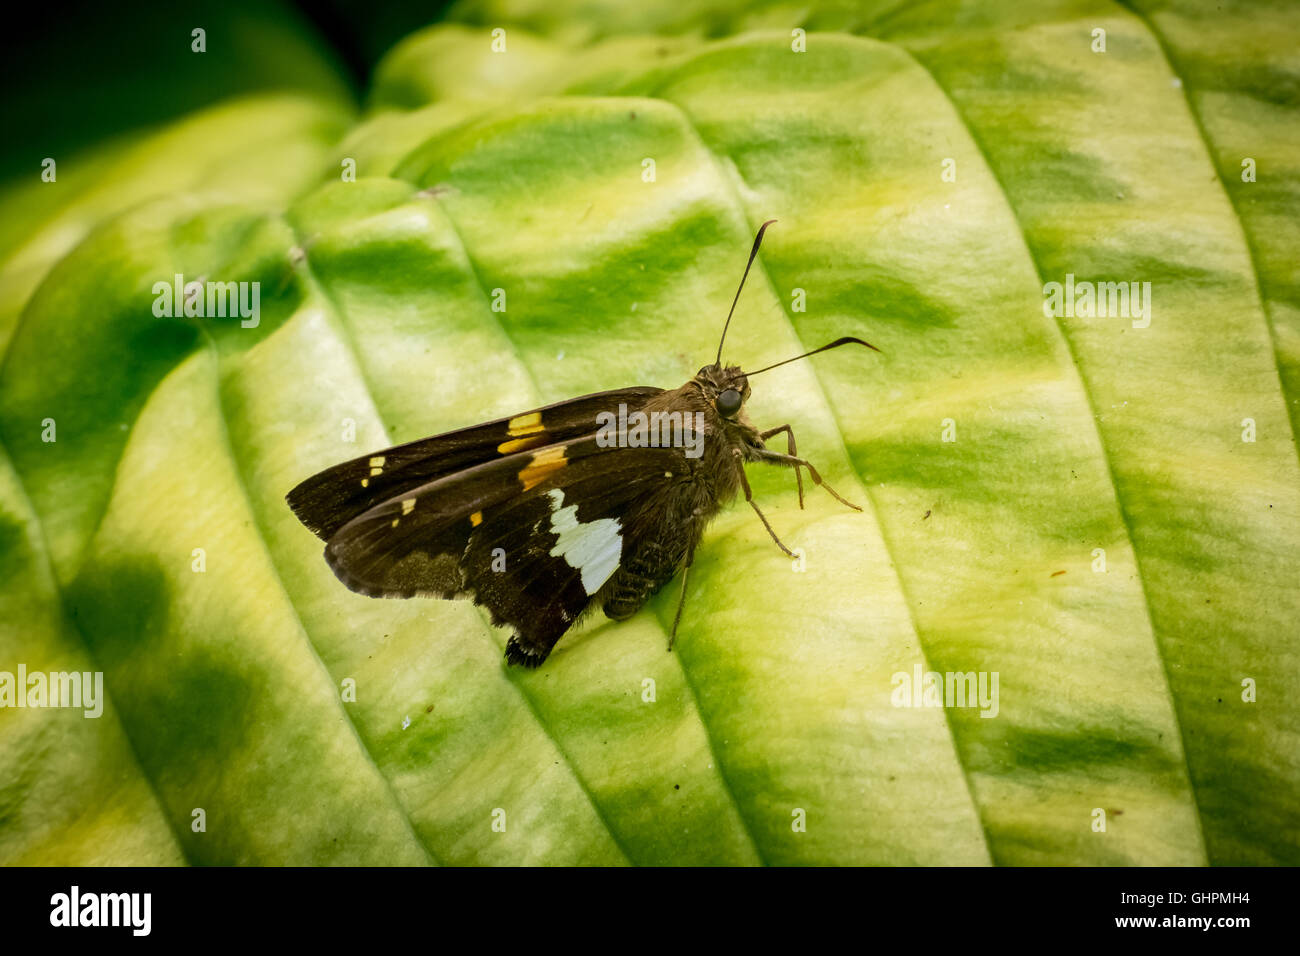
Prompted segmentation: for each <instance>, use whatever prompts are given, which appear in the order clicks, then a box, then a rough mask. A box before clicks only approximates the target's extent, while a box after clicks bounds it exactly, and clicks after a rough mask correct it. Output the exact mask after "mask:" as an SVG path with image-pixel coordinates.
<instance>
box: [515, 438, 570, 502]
mask: <svg viewBox="0 0 1300 956" xmlns="http://www.w3.org/2000/svg"><path fill="white" fill-rule="evenodd" d="M564 465H565V461H564V448H563V446H561V445H556V446H553V447H551V448H543V449H542V450H541V451H539V452H537V453H536V454H534V455H533V458H532V460H531V461H530V462H529V463H528V464H527V465H525V466H524V467H523V469H522V470H521V471H520V472H519V483H520V484H521V485H523V486H524V491H527V490H528V489H530V488H533V487H536V486H537V485H539V484H541V483H542V482H543V481H545V480H546V478H547V477H548V476H549V475H552V474H554V473H555V472H557V471H559V470H560V469H561V468H563V467H564Z"/></svg>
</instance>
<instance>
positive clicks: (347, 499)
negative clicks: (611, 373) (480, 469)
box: [288, 386, 662, 541]
mask: <svg viewBox="0 0 1300 956" xmlns="http://www.w3.org/2000/svg"><path fill="white" fill-rule="evenodd" d="M661 391H662V389H659V388H653V387H649V386H643V387H636V388H623V389H615V390H613V391H608V392H595V393H593V394H591V395H584V396H582V397H581V398H574V399H570V400H568V401H564V402H557V403H556V404H554V405H546V406H544V407H542V408H536V409H533V410H532V411H528V412H521V413H520V414H518V415H511V416H510V417H509V418H500V419H497V420H496V421H493V422H487V423H485V424H482V425H475V426H473V427H471V428H462V429H460V430H459V431H454V432H447V433H446V434H442V435H436V436H434V437H432V438H422V439H420V440H419V441H413V442H408V443H406V444H404V445H396V446H394V447H392V448H387V449H384V450H383V451H377V452H372V453H371V454H369V455H362V456H361V457H360V458H354V459H352V460H351V461H345V462H343V463H341V464H338V465H335V466H333V467H332V468H327V469H325V470H324V471H322V472H319V473H318V474H315V475H312V476H311V477H310V478H308V479H307V480H305V481H303V482H301V483H300V484H299V485H298V486H297V487H295V488H294V489H293V490H292V491H291V492H289V495H288V501H289V507H290V508H292V509H293V512H294V514H295V515H297V516H298V518H299V520H301V521H302V523H303V524H305V525H306V526H307V527H308V528H310V529H311V530H312V531H313V532H315V533H316V534H317V535H318V536H319V537H320V538H321V539H323V540H325V541H328V540H329V539H330V538H331V537H333V535H334V534H335V533H336V532H338V530H339V529H340V528H342V527H343V526H344V525H345V524H347V523H348V522H349V521H351V520H352V519H353V518H356V517H357V516H358V515H361V514H363V513H365V512H366V511H368V510H370V509H371V508H373V507H375V506H376V505H379V504H381V503H383V502H384V501H387V500H388V499H390V498H393V497H395V496H397V495H400V494H402V493H403V492H406V491H410V490H412V489H414V488H418V487H420V486H422V485H426V484H428V483H430V482H432V481H435V480H437V479H439V478H442V477H445V476H447V475H451V474H455V473H456V472H458V471H462V470H464V469H466V468H472V467H474V466H475V465H479V464H483V463H484V462H489V461H493V460H497V459H500V458H503V457H506V456H509V455H513V454H517V453H519V452H521V451H525V450H527V449H529V448H537V447H541V446H543V445H551V444H555V443H557V442H564V441H567V440H569V439H571V438H576V437H578V436H581V435H587V434H591V433H593V432H595V431H596V415H597V413H599V412H601V411H608V410H610V409H612V408H617V407H618V405H619V404H620V403H623V404H626V405H627V406H628V408H629V409H636V408H639V407H641V405H643V404H644V403H645V402H646V401H647V400H648V399H649V398H651V397H652V396H654V395H657V394H659V393H660V392H661Z"/></svg>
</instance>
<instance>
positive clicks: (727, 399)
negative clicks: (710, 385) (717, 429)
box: [717, 388, 740, 418]
mask: <svg viewBox="0 0 1300 956" xmlns="http://www.w3.org/2000/svg"><path fill="white" fill-rule="evenodd" d="M717 404H718V412H719V413H720V414H721V415H722V416H723V417H724V418H731V417H732V416H733V415H735V414H736V412H738V411H740V393H739V392H738V391H736V390H735V389H734V388H728V389H726V390H725V391H723V392H721V393H720V394H719V395H718V403H717Z"/></svg>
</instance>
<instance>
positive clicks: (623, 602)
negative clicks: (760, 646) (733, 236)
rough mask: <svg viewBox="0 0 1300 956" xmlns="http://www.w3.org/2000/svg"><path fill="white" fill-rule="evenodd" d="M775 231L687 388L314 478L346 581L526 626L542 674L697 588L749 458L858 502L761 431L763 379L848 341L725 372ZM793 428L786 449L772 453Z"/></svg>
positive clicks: (308, 499)
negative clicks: (726, 351)
mask: <svg viewBox="0 0 1300 956" xmlns="http://www.w3.org/2000/svg"><path fill="white" fill-rule="evenodd" d="M775 221H776V220H768V221H767V222H765V223H763V224H762V226H760V227H759V230H758V233H757V235H755V237H754V245H753V248H752V249H751V250H750V253H749V261H748V262H747V263H746V264H745V271H744V273H743V274H742V275H741V279H740V285H739V287H738V288H737V289H736V295H735V298H733V299H732V302H731V309H730V311H728V313H727V320H726V323H725V324H724V325H723V329H722V336H721V338H720V339H719V342H718V354H717V357H716V358H715V359H714V362H713V364H711V365H706V366H704V367H703V368H701V369H700V370H699V372H697V373H696V374H695V376H694V377H693V378H692V379H691V380H690V381H688V382H687V383H686V384H684V385H682V386H681V387H680V388H677V389H661V388H654V387H648V386H636V387H632V388H620V389H613V390H611V391H606V392H596V393H593V394H590V395H583V396H581V397H578V398H572V399H569V400H568V401H563V402H557V403H555V404H554V405H546V406H543V407H541V408H535V409H532V410H531V411H526V412H521V413H519V414H517V415H512V416H510V417H508V418H501V419H497V420H496V421H491V422H487V423H485V424H482V425H475V426H473V427H471V428H464V429H461V430H459V431H454V432H448V433H447V434H444V435H436V436H434V437H432V438H422V439H420V440H418V441H413V442H409V443H407V444H405V445H398V446H396V447H393V448H386V449H384V450H382V451H376V452H372V453H371V454H369V455H363V456H361V457H360V458H355V459H353V460H351V461H345V462H343V463H342V464H338V465H335V466H333V467H332V468H327V469H326V470H325V471H322V472H320V473H319V474H316V475H313V476H311V477H310V478H307V479H306V480H305V481H303V482H302V483H301V484H299V485H298V486H297V487H295V488H294V489H293V490H292V491H290V492H289V494H288V496H287V500H288V503H289V507H290V508H291V509H292V510H293V513H294V514H295V515H296V516H297V517H298V519H299V520H300V521H301V522H302V523H303V524H304V525H306V526H307V527H308V528H309V529H311V531H313V532H314V533H315V534H316V535H318V536H319V537H320V538H321V539H322V540H324V541H325V560H326V561H327V562H328V564H329V566H330V568H331V569H333V571H334V573H335V575H337V576H338V579H339V580H340V581H341V582H343V584H345V585H346V586H347V587H348V588H350V589H351V590H353V591H357V592H359V593H361V594H366V595H369V596H371V597H388V598H411V597H417V596H426V597H436V598H470V599H472V600H473V601H474V603H476V604H479V605H482V606H483V607H485V608H487V610H488V612H489V614H490V615H491V619H492V622H493V623H494V624H496V625H499V626H507V627H509V628H510V629H511V630H512V631H513V635H512V636H511V638H510V639H509V641H508V643H507V647H506V660H507V661H508V662H509V663H510V664H518V665H522V666H524V667H537V666H539V665H540V664H541V663H542V662H543V661H545V660H546V658H547V657H548V656H549V655H550V653H551V650H552V648H554V647H555V644H556V642H557V641H558V640H559V639H560V637H561V636H563V634H564V633H565V632H566V631H567V630H568V629H569V628H570V627H572V626H573V624H574V622H575V621H577V620H578V619H579V617H580V616H581V615H582V614H583V613H584V612H586V611H588V610H591V609H594V608H601V609H602V610H603V611H604V613H605V615H606V616H607V617H609V618H611V619H613V620H616V621H622V620H625V619H627V618H629V617H631V616H632V615H633V614H635V613H636V612H637V611H638V610H639V609H640V608H641V607H642V605H644V604H645V603H646V601H647V600H649V599H650V597H651V596H652V595H654V594H655V593H656V592H658V591H659V590H660V589H661V588H662V587H663V586H664V585H665V584H667V583H668V582H669V581H670V580H672V578H673V577H674V576H676V575H677V574H678V573H679V572H680V574H681V582H682V585H681V596H680V598H679V600H678V603H677V613H676V615H675V617H674V619H673V626H672V630H671V634H670V637H669V642H668V647H669V649H670V650H671V648H672V645H673V641H674V640H675V639H676V635H677V628H678V625H679V623H680V622H681V616H682V608H683V606H684V605H685V601H686V581H687V577H688V575H689V572H690V568H691V564H692V561H693V559H694V556H695V551H696V548H697V547H698V545H699V543H700V540H701V538H702V537H703V535H704V530H705V528H706V526H707V525H708V524H709V522H710V521H711V520H712V519H713V518H714V517H715V516H716V515H717V514H718V513H719V512H720V511H721V510H722V508H723V507H724V506H725V505H727V504H728V503H729V502H730V501H731V500H732V499H734V498H735V497H736V495H737V494H739V493H743V494H744V496H745V500H746V501H747V502H749V504H750V505H751V506H752V507H753V509H754V511H755V512H756V513H757V515H758V517H759V519H760V520H761V521H762V522H763V526H764V527H765V528H766V529H767V532H768V534H770V535H771V537H772V540H773V541H775V542H776V544H777V546H778V547H779V548H780V549H781V550H782V551H784V552H785V553H786V554H787V555H790V556H791V557H794V553H793V552H792V551H791V550H790V549H789V548H788V547H786V546H785V544H783V543H782V542H781V539H780V538H778V537H777V534H776V532H775V531H774V530H773V529H772V526H771V524H769V523H768V520H767V518H766V517H765V516H764V514H763V512H762V511H761V510H760V509H759V507H758V505H757V503H756V502H755V501H754V496H753V493H752V491H751V490H750V486H749V482H748V481H747V480H746V477H745V468H744V466H745V465H746V464H752V463H762V464H768V465H778V466H781V467H788V468H793V469H794V472H795V482H796V486H797V487H798V491H799V507H800V508H802V507H803V503H804V497H803V476H802V473H801V469H805V470H807V472H808V476H809V477H810V478H811V480H812V481H813V483H814V484H816V485H820V486H821V487H823V488H825V489H826V491H828V492H829V493H830V494H831V495H832V496H833V497H834V498H835V499H836V500H837V501H839V502H841V503H842V504H844V505H846V506H848V507H849V508H853V509H855V510H858V511H861V510H862V509H861V508H859V507H858V506H857V505H854V504H852V503H851V502H849V501H846V500H845V499H844V498H842V497H841V496H840V495H839V494H838V493H836V492H835V491H834V489H832V488H831V487H830V486H829V485H827V484H826V482H825V481H824V480H823V479H822V477H821V474H820V473H819V472H818V471H817V469H816V468H815V467H813V465H812V464H811V463H810V462H809V461H808V460H807V459H804V458H801V457H799V455H798V452H797V449H796V446H795V437H794V431H793V429H792V428H791V427H790V425H789V424H784V425H778V426H776V427H775V428H768V429H765V430H760V429H759V428H757V427H756V426H755V425H754V424H753V423H752V422H751V421H750V420H749V416H748V415H747V414H746V411H745V403H746V401H747V400H748V399H749V396H750V385H749V379H750V378H752V377H753V376H755V375H757V374H759V373H760V372H766V371H768V370H769V369H773V368H776V367H778V366H780V365H785V364H788V363H789V362H794V361H798V360H799V359H802V358H807V357H808V356H810V355H816V354H817V353H819V352H824V351H827V350H828V349H834V348H839V347H840V346H842V345H849V344H857V345H863V346H866V347H867V348H869V349H873V350H875V351H877V352H879V351H880V350H879V349H877V348H876V347H875V346H874V345H871V344H870V343H868V342H864V341H863V340H861V339H858V338H854V337H852V336H845V337H843V338H839V339H836V340H835V341H834V342H830V343H828V344H827V345H823V346H822V347H821V348H818V349H813V350H812V351H810V352H805V353H804V354H802V355H797V356H795V357H794V358H790V359H786V360H785V361H782V362H777V363H775V364H773V365H768V366H766V367H764V368H761V369H758V370H756V371H753V372H744V371H742V370H741V369H740V367H739V366H735V365H728V366H724V365H723V364H722V346H723V343H725V342H726V337H727V329H728V328H729V327H730V325H731V317H732V315H733V314H734V313H735V310H736V303H737V302H738V301H739V300H740V293H741V291H742V290H743V289H744V287H745V279H746V278H748V276H749V270H750V267H751V266H752V265H753V263H754V257H755V256H757V255H758V250H759V246H760V245H761V244H762V242H763V234H764V232H765V231H766V230H767V227H768V226H770V225H771V224H772V223H773V222H775ZM782 434H784V435H785V438H786V450H785V451H784V452H782V451H777V450H774V449H771V448H768V447H767V444H766V443H767V442H768V440H769V439H772V438H775V437H776V436H778V435H782Z"/></svg>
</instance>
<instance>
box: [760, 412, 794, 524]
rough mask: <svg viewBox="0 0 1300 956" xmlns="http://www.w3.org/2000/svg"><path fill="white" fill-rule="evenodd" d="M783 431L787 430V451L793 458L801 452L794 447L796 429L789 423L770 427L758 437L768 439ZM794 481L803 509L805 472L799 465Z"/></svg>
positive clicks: (763, 439)
mask: <svg viewBox="0 0 1300 956" xmlns="http://www.w3.org/2000/svg"><path fill="white" fill-rule="evenodd" d="M781 432H785V439H786V440H785V450H786V453H787V454H789V455H790V457H791V458H793V457H794V456H795V455H797V454H799V451H798V449H796V448H795V447H794V429H793V428H791V427H790V426H789V425H777V426H776V427H775V428H769V429H768V430H767V431H765V432H760V433H759V436H758V437H759V439H760V440H762V441H766V440H767V439H769V438H771V437H772V436H773V435H779V434H781ZM794 483H795V484H796V485H798V486H799V510H800V511H802V510H803V472H801V471H800V470H799V466H798V465H795V467H794Z"/></svg>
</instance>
